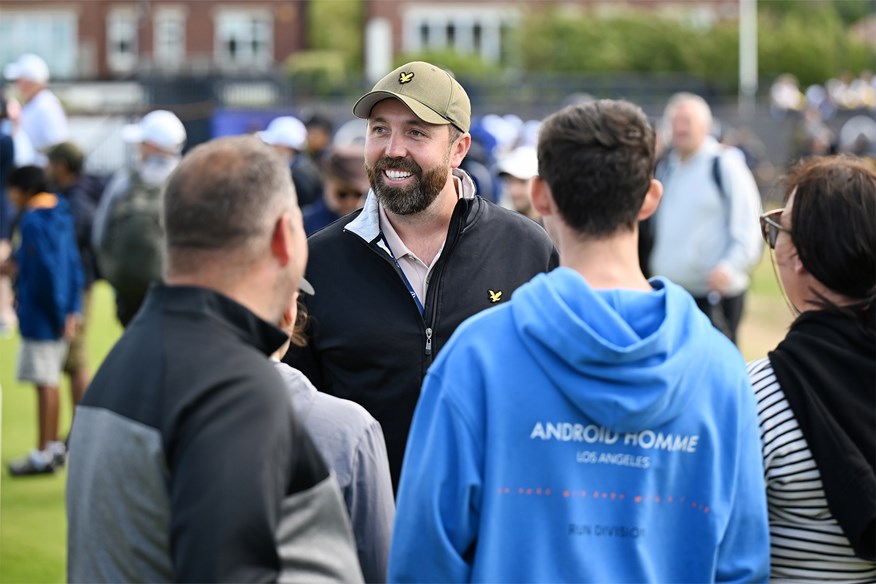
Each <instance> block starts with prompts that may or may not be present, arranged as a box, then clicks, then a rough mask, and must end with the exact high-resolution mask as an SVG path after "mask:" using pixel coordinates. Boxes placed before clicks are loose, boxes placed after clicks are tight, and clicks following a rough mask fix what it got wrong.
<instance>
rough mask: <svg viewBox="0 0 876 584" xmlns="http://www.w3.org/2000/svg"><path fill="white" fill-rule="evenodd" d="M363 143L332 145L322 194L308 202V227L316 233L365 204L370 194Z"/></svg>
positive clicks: (306, 213) (307, 229)
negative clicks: (313, 200)
mask: <svg viewBox="0 0 876 584" xmlns="http://www.w3.org/2000/svg"><path fill="white" fill-rule="evenodd" d="M364 153H365V147H364V145H363V144H348V145H346V146H336V147H334V148H331V149H330V150H329V151H328V153H327V156H326V158H325V161H324V163H323V177H324V178H323V193H322V198H321V199H320V200H318V201H317V202H315V203H311V204H310V205H308V206H306V207H305V208H304V209H303V210H302V212H303V213H304V231H305V232H306V233H307V235H311V234H313V233H316V232H317V231H319V230H320V229H322V228H323V227H325V226H326V225H328V224H330V223H332V222H334V221H335V220H337V219H340V218H341V217H343V216H344V215H349V214H350V213H352V212H353V211H356V210H358V209H361V208H362V205H364V204H365V195H367V194H368V189H369V188H370V187H369V184H368V175H367V174H366V173H365V163H364V162H363V157H364Z"/></svg>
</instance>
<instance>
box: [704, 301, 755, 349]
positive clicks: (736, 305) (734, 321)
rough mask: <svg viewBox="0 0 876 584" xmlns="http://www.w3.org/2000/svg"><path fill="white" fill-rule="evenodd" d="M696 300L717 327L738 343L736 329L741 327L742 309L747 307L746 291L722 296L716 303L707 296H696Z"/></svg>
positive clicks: (734, 342)
mask: <svg viewBox="0 0 876 584" xmlns="http://www.w3.org/2000/svg"><path fill="white" fill-rule="evenodd" d="M694 300H696V303H697V306H698V307H699V309H700V310H702V311H703V312H704V313H705V314H706V316H708V317H709V320H711V321H712V324H713V325H714V326H715V328H716V329H718V330H719V331H721V332H722V333H724V335H725V336H726V337H727V338H728V339H730V340H731V341H733V344H736V329H738V328H739V321H740V320H742V311H743V310H744V309H745V292H743V293H742V294H740V295H739V296H722V297H720V298H718V300H717V302H716V303H712V302H710V301H709V298H708V297H706V296H704V297H697V296H694Z"/></svg>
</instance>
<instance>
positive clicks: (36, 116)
mask: <svg viewBox="0 0 876 584" xmlns="http://www.w3.org/2000/svg"><path fill="white" fill-rule="evenodd" d="M3 75H4V77H6V79H9V80H10V81H15V87H16V89H17V92H18V94H19V98H20V99H21V102H22V103H23V104H24V105H23V107H22V108H21V111H20V112H16V113H17V114H18V115H17V119H13V120H12V121H13V123H15V124H18V126H19V128H20V130H21V131H22V132H24V134H25V135H27V137H28V139H29V141H30V143H31V145H32V146H33V148H34V149H36V151H37V152H36V155H35V158H34V160H33V162H34V164H37V165H39V166H45V165H46V164H47V163H48V159H47V158H46V156H45V154H46V152H47V151H48V149H49V148H51V147H52V146H54V145H55V144H60V143H61V142H64V141H65V140H67V139H68V137H69V130H68V127H67V115H66V114H65V113H64V108H63V107H61V102H60V101H58V98H57V97H56V96H55V94H54V93H52V92H51V91H49V90H48V89H47V88H46V84H47V83H48V82H49V66H48V65H46V62H45V61H44V60H43V59H42V58H40V57H38V56H37V55H34V54H32V53H25V54H23V55H21V56H20V57H19V58H18V60H17V61H14V62H12V63H9V64H7V65H6V67H5V69H4V70H3ZM10 113H12V112H10Z"/></svg>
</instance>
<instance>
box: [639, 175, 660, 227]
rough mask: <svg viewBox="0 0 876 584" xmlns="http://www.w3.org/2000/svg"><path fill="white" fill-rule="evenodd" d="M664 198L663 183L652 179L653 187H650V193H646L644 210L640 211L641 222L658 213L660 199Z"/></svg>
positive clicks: (643, 203)
mask: <svg viewBox="0 0 876 584" xmlns="http://www.w3.org/2000/svg"><path fill="white" fill-rule="evenodd" d="M662 198H663V183H661V182H660V181H659V180H657V179H656V178H652V179H651V186H649V187H648V192H647V193H645V200H644V201H643V202H642V208H641V209H639V221H644V220H645V219H647V218H648V217H650V216H651V215H653V214H654V212H655V211H657V206H658V205H659V204H660V199H662Z"/></svg>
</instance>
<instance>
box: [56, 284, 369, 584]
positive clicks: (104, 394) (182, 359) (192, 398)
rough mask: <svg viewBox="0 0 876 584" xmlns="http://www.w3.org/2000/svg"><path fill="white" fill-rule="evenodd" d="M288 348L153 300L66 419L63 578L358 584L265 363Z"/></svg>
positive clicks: (350, 547)
mask: <svg viewBox="0 0 876 584" xmlns="http://www.w3.org/2000/svg"><path fill="white" fill-rule="evenodd" d="M284 338H285V335H284V334H283V333H282V332H281V331H280V330H279V329H277V328H275V327H273V326H271V325H269V324H268V323H266V322H264V321H262V320H261V319H259V318H258V317H256V316H255V315H254V314H253V313H251V312H250V311H248V310H247V309H246V308H244V307H243V306H241V305H239V304H237V303H236V302H234V301H232V300H231V299H229V298H227V297H225V296H222V295H220V294H218V293H216V292H213V291H210V290H207V289H204V288H194V287H168V286H154V287H153V288H152V289H151V290H150V293H149V296H148V297H147V301H146V303H145V304H144V307H143V309H142V310H141V312H140V313H139V314H138V316H137V317H136V318H135V320H134V321H133V322H132V324H131V325H130V326H129V328H128V329H127V330H126V332H125V334H124V336H123V337H122V338H121V339H120V340H119V342H118V343H117V344H116V345H115V347H114V348H113V350H112V351H111V352H110V354H109V356H108V357H107V358H106V360H105V361H104V363H103V365H102V366H101V368H100V370H99V371H98V373H97V375H96V376H95V378H94V381H93V382H92V384H91V387H89V390H88V393H87V395H86V396H85V398H84V399H83V401H82V403H81V405H80V406H79V407H78V408H77V412H76V421H75V423H74V426H73V430H72V432H71V435H70V459H69V474H68V478H67V516H68V573H67V576H68V580H69V581H71V582H130V581H143V582H165V581H198V582H219V581H234V582H244V581H255V580H259V581H269V580H270V581H276V580H285V581H293V580H295V581H343V582H347V581H361V579H362V575H361V571H360V569H359V564H358V559H357V557H356V550H355V546H354V543H353V539H352V533H351V529H350V522H349V518H348V517H347V514H346V511H345V509H344V504H343V501H342V499H341V497H340V493H339V491H338V487H337V484H336V482H335V480H334V478H333V476H331V475H330V474H329V471H328V470H327V468H326V465H325V463H324V462H323V460H322V458H321V457H320V456H319V454H318V452H317V450H316V449H315V447H314V446H313V444H312V442H311V441H310V438H309V437H308V436H307V434H306V433H305V432H304V431H303V428H302V426H301V425H300V423H299V422H298V421H297V419H296V418H295V416H294V414H293V410H292V407H291V405H290V403H289V399H288V396H287V395H286V390H285V387H284V384H283V382H282V380H281V379H280V377H279V376H278V375H277V373H276V371H275V370H274V367H273V366H272V365H271V363H270V361H269V360H268V358H267V355H268V354H270V353H271V352H272V351H274V350H276V348H277V347H278V346H280V344H282V342H283V341H284Z"/></svg>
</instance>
